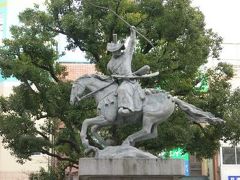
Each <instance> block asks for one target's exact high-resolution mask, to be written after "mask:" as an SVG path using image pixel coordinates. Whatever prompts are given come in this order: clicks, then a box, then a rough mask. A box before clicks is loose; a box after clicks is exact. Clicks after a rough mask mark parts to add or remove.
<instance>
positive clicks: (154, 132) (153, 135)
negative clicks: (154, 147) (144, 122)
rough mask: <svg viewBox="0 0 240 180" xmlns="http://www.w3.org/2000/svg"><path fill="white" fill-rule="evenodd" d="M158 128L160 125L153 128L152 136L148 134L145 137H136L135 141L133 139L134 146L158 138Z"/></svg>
mask: <svg viewBox="0 0 240 180" xmlns="http://www.w3.org/2000/svg"><path fill="white" fill-rule="evenodd" d="M157 127H158V124H154V125H153V126H152V129H151V133H150V134H146V135H145V136H144V137H136V138H135V139H133V141H132V144H133V145H134V144H135V143H136V142H138V141H144V140H148V139H153V138H156V137H157V136H158V128H157Z"/></svg>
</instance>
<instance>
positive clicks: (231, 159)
mask: <svg viewBox="0 0 240 180" xmlns="http://www.w3.org/2000/svg"><path fill="white" fill-rule="evenodd" d="M222 156H223V164H236V162H235V147H223V148H222Z"/></svg>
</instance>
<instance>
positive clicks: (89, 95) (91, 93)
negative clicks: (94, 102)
mask: <svg viewBox="0 0 240 180" xmlns="http://www.w3.org/2000/svg"><path fill="white" fill-rule="evenodd" d="M115 82H116V81H115V80H113V82H111V83H109V84H108V85H106V86H103V87H101V88H99V89H97V90H95V91H93V92H90V93H88V94H86V95H84V96H82V97H81V98H79V97H78V96H77V97H76V98H77V100H78V101H79V102H80V101H81V100H83V99H86V98H88V97H91V96H93V95H94V94H96V93H97V92H99V91H101V90H103V89H105V88H107V87H109V86H111V85H112V84H114V83H115Z"/></svg>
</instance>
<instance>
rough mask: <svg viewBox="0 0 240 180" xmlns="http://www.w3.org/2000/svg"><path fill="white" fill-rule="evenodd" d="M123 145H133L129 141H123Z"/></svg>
mask: <svg viewBox="0 0 240 180" xmlns="http://www.w3.org/2000/svg"><path fill="white" fill-rule="evenodd" d="M122 145H123V146H131V143H130V142H129V141H123V143H122Z"/></svg>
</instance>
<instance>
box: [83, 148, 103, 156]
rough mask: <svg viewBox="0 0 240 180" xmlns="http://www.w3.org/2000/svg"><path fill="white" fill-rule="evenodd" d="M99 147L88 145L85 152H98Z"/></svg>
mask: <svg viewBox="0 0 240 180" xmlns="http://www.w3.org/2000/svg"><path fill="white" fill-rule="evenodd" d="M98 150H99V149H98V148H96V147H88V148H87V149H85V150H84V154H86V155H89V154H90V153H94V154H96V153H97V152H98Z"/></svg>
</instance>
